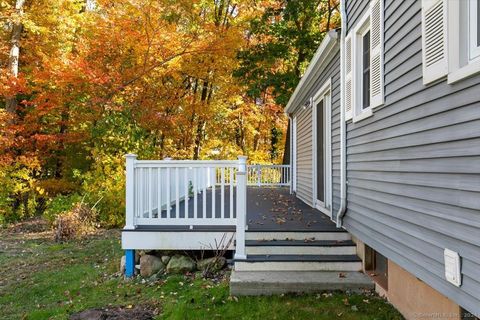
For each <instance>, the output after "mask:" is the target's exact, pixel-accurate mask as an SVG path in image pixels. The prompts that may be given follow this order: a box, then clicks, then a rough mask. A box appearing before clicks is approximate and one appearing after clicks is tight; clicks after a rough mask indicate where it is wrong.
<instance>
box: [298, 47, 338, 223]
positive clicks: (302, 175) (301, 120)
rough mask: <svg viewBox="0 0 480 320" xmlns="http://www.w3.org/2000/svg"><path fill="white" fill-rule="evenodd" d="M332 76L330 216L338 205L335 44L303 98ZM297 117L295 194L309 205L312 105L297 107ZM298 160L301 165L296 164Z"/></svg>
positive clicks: (310, 201) (336, 58)
mask: <svg viewBox="0 0 480 320" xmlns="http://www.w3.org/2000/svg"><path fill="white" fill-rule="evenodd" d="M328 79H331V90H332V92H331V104H332V106H331V108H332V110H331V121H332V122H331V124H332V125H331V138H332V159H331V160H332V204H333V212H332V214H333V216H334V218H335V215H336V212H337V211H338V208H339V206H340V48H339V45H338V44H337V45H336V46H335V48H333V49H332V52H331V53H330V54H329V59H327V62H326V64H325V67H324V68H323V70H322V72H321V73H320V74H319V75H318V76H317V78H316V79H315V83H314V85H313V86H312V87H311V88H309V89H305V91H304V92H302V93H301V94H302V95H303V96H304V101H307V100H308V99H309V98H310V97H313V96H314V95H315V94H316V93H317V91H318V90H320V88H321V87H322V86H323V85H324V84H325V82H327V81H328ZM297 110H298V111H296V113H295V115H296V116H297V135H298V137H297V150H296V151H294V152H295V153H294V154H296V156H297V197H298V198H300V199H301V200H303V201H304V202H306V203H307V204H309V205H313V203H312V200H313V190H312V184H313V180H312V178H313V170H312V161H313V159H312V155H313V153H314V152H313V149H312V112H311V110H312V109H311V108H308V109H306V110H304V109H303V108H298V109H297ZM300 128H304V129H302V130H304V131H305V132H306V134H309V137H308V138H304V137H303V135H304V134H303V133H302V134H300V133H299V130H300ZM300 163H301V165H299V164H300Z"/></svg>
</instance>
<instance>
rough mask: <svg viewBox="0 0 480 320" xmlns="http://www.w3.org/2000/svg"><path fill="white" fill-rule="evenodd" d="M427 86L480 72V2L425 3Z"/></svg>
mask: <svg viewBox="0 0 480 320" xmlns="http://www.w3.org/2000/svg"><path fill="white" fill-rule="evenodd" d="M422 49H423V50H422V51H423V83H424V84H429V83H432V82H435V81H437V80H440V79H443V78H444V77H445V76H447V79H448V83H455V82H457V81H460V80H462V79H464V78H467V77H470V76H472V75H474V74H477V73H480V0H464V1H458V0H422Z"/></svg>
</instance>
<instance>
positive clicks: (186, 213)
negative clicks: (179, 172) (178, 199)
mask: <svg viewBox="0 0 480 320" xmlns="http://www.w3.org/2000/svg"><path fill="white" fill-rule="evenodd" d="M183 184H184V187H185V189H184V192H185V196H184V197H183V199H184V200H183V201H184V202H185V205H184V207H185V213H184V214H185V216H184V218H185V219H187V218H188V200H189V199H190V197H189V194H188V187H189V185H188V168H185V171H184V172H183Z"/></svg>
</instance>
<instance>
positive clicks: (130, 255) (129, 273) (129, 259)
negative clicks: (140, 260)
mask: <svg viewBox="0 0 480 320" xmlns="http://www.w3.org/2000/svg"><path fill="white" fill-rule="evenodd" d="M134 275H135V250H131V249H129V250H125V277H127V278H131V277H133V276H134Z"/></svg>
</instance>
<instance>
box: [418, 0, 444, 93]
mask: <svg viewBox="0 0 480 320" xmlns="http://www.w3.org/2000/svg"><path fill="white" fill-rule="evenodd" d="M446 6H447V3H446V0H422V51H423V54H422V55H423V83H424V84H428V83H431V82H433V81H435V80H438V79H440V78H442V77H444V76H445V75H446V74H447V72H448V64H447V45H446V44H447V28H446V11H447V10H446Z"/></svg>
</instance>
